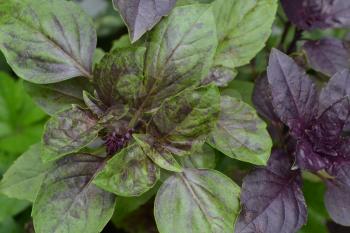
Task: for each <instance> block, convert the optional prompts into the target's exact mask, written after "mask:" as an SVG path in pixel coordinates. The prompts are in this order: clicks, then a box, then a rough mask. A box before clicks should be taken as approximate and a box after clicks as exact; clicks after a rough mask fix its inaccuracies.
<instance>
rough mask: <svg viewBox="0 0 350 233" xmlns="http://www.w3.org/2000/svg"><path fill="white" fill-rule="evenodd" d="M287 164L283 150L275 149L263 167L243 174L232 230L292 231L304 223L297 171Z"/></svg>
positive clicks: (236, 232) (277, 232)
mask: <svg viewBox="0 0 350 233" xmlns="http://www.w3.org/2000/svg"><path fill="white" fill-rule="evenodd" d="M291 165H292V164H291V162H290V160H289V157H288V156H287V155H286V154H285V153H284V152H281V151H275V152H273V153H272V155H271V157H270V161H269V164H268V167H267V168H260V169H258V170H256V171H255V172H253V173H251V174H250V175H248V176H246V177H245V179H244V180H243V187H242V194H241V203H242V205H243V207H242V208H243V209H242V212H241V214H240V216H239V218H238V220H237V223H236V229H235V233H253V232H254V233H255V232H264V233H265V232H266V233H267V232H268V233H294V232H297V230H298V229H300V228H301V227H302V225H304V223H305V222H306V218H307V209H306V204H305V200H304V196H303V193H302V191H301V180H300V179H301V178H300V171H298V170H296V171H292V170H290V167H291Z"/></svg>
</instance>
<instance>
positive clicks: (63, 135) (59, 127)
mask: <svg viewBox="0 0 350 233" xmlns="http://www.w3.org/2000/svg"><path fill="white" fill-rule="evenodd" d="M101 127H102V126H101V125H100V124H98V121H97V120H96V119H95V118H94V117H93V116H91V114H90V113H89V112H87V111H85V110H83V109H81V108H79V107H77V106H73V107H72V108H70V109H67V110H65V111H63V112H60V113H58V114H56V115H55V116H53V117H52V118H51V119H50V120H49V121H48V122H47V124H46V127H45V132H44V135H43V139H42V142H43V147H42V154H41V157H42V159H43V160H44V161H45V162H48V161H52V160H55V159H58V158H61V157H63V156H65V155H67V154H71V153H75V152H78V151H79V150H80V149H82V148H83V147H85V146H87V145H88V144H89V143H91V142H92V141H93V140H94V139H96V138H97V136H98V132H99V131H100V129H101Z"/></svg>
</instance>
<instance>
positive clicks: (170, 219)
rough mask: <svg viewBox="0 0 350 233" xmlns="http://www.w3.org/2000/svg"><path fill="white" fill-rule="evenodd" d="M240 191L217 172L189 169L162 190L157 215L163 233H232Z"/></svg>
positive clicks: (159, 192)
mask: <svg viewBox="0 0 350 233" xmlns="http://www.w3.org/2000/svg"><path fill="white" fill-rule="evenodd" d="M239 194H240V188H239V186H238V185H236V184H235V183H234V182H233V181H232V180H231V179H229V178H228V177H226V176H224V175H223V174H221V173H219V172H217V171H214V170H196V169H186V170H185V171H184V172H183V173H177V174H176V175H173V176H171V177H170V178H168V179H167V180H166V181H165V182H164V184H163V185H162V187H161V188H160V189H159V191H158V194H157V197H156V200H155V205H154V215H155V219H156V222H157V226H158V229H159V232H160V233H173V232H188V230H189V229H191V232H192V233H212V232H220V233H232V232H233V225H234V222H235V219H236V217H237V215H238V213H239V209H240V206H239Z"/></svg>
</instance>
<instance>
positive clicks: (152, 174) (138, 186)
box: [93, 144, 160, 197]
mask: <svg viewBox="0 0 350 233" xmlns="http://www.w3.org/2000/svg"><path fill="white" fill-rule="evenodd" d="M159 173H160V171H159V169H158V167H157V166H155V164H153V162H152V161H151V160H150V159H149V158H148V157H147V156H146V155H145V153H144V152H143V150H142V149H141V147H140V146H138V145H137V144H132V145H130V146H128V147H127V148H124V149H123V150H122V151H120V152H119V153H118V154H116V155H115V156H114V157H112V158H111V159H110V160H109V161H108V162H107V164H106V166H105V167H104V168H103V169H102V170H101V171H100V172H99V173H98V175H97V176H96V178H95V179H94V181H93V183H94V184H96V185H97V186H98V187H100V188H103V189H105V190H107V191H109V192H112V193H115V194H117V195H118V196H124V197H130V196H140V195H141V194H143V193H145V192H146V191H148V190H149V189H151V188H152V187H153V186H154V185H155V184H156V182H157V180H158V179H159V175H160V174H159Z"/></svg>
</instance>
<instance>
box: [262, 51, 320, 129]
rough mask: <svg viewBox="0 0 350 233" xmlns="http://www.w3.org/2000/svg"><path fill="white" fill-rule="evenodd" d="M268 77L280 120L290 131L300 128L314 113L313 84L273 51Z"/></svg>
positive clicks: (297, 67)
mask: <svg viewBox="0 0 350 233" xmlns="http://www.w3.org/2000/svg"><path fill="white" fill-rule="evenodd" d="M267 77H268V81H269V84H270V87H271V92H272V103H273V106H274V108H275V112H276V114H277V115H278V116H279V118H280V120H281V121H282V122H283V123H285V124H286V125H287V126H289V128H291V129H292V130H293V129H302V128H304V127H305V126H306V124H308V123H309V122H310V121H311V120H313V119H314V118H315V116H316V113H317V102H318V101H317V98H318V95H317V90H316V88H315V85H314V83H313V82H312V81H311V79H309V77H308V76H307V75H306V74H305V71H304V70H303V69H302V68H301V67H299V66H298V65H297V64H296V63H295V62H294V60H293V59H292V58H290V57H288V56H287V55H285V54H284V53H282V52H280V51H278V50H276V49H273V50H272V52H271V55H270V61H269V66H268V69H267Z"/></svg>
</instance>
